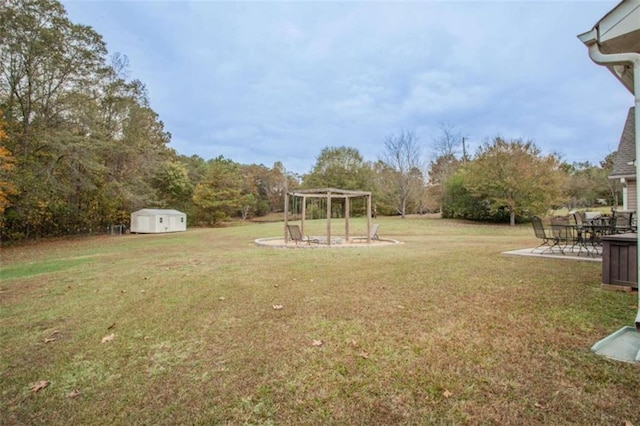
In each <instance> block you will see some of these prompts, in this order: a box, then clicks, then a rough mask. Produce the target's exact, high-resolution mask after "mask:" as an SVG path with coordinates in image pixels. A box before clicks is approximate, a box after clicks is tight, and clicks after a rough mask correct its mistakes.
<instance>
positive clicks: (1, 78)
mask: <svg viewBox="0 0 640 426" xmlns="http://www.w3.org/2000/svg"><path fill="white" fill-rule="evenodd" d="M0 112H1V113H0V238H1V239H2V241H20V240H25V239H32V238H39V237H48V236H59V235H69V234H76V233H90V232H100V230H104V229H105V228H106V227H107V226H109V225H114V224H128V222H129V218H130V213H131V212H132V211H135V210H138V209H141V208H150V207H154V208H174V209H178V210H182V211H184V212H186V213H187V215H188V218H189V222H190V223H191V224H192V225H193V224H195V225H213V224H217V223H220V222H221V221H223V220H226V219H227V218H229V217H238V218H242V219H248V218H251V217H254V216H263V215H266V214H268V213H273V212H279V211H282V208H283V204H284V197H285V196H286V192H287V190H291V189H294V188H297V187H305V188H313V187H336V188H342V189H356V190H369V191H372V192H373V198H374V200H375V203H376V210H377V212H378V213H380V214H394V215H395V214H397V215H401V216H403V217H404V216H405V215H407V214H410V213H424V212H431V211H441V212H442V214H443V215H444V216H448V217H464V218H470V219H478V220H510V221H511V222H512V223H514V222H515V221H516V220H517V219H518V218H521V217H527V216H529V215H531V214H535V213H537V212H539V211H541V210H542V209H543V208H548V207H549V206H550V205H563V204H566V205H570V206H571V207H575V206H581V205H584V204H588V203H590V202H592V201H593V200H595V199H598V198H605V199H607V200H609V201H613V200H615V199H616V197H617V196H618V193H619V191H620V189H619V188H616V187H615V185H614V184H613V183H612V182H611V181H609V180H608V179H607V174H608V171H609V170H610V168H611V165H612V158H613V157H612V155H611V156H609V157H608V158H607V159H605V160H603V162H602V163H601V164H600V165H599V166H593V165H591V164H589V163H584V164H572V165H569V164H567V163H563V162H561V161H560V159H559V158H558V157H557V156H553V155H552V156H544V155H542V154H541V153H540V151H539V150H538V149H537V148H536V147H535V145H534V144H533V143H532V142H528V141H522V140H504V139H502V138H499V137H496V138H494V139H493V140H490V141H488V142H485V143H484V144H483V145H482V146H481V147H480V148H479V149H478V152H477V153H476V154H475V156H473V157H471V156H469V155H468V154H467V153H466V151H465V150H464V149H463V150H462V151H463V152H462V153H460V152H459V151H460V144H461V143H463V141H464V139H463V138H462V137H461V136H460V133H459V132H456V131H455V128H454V127H453V126H450V125H442V126H441V134H440V135H437V136H436V137H435V138H434V139H433V141H432V142H431V144H430V145H429V147H430V150H431V152H430V154H431V158H433V160H432V161H430V162H427V161H426V160H425V158H426V152H425V146H423V144H422V142H421V141H420V140H419V138H418V137H417V136H416V135H415V133H414V132H411V131H402V132H400V133H398V134H396V135H393V136H389V137H387V138H386V139H385V141H384V147H383V151H384V154H383V155H382V156H381V158H379V159H377V160H375V161H365V159H364V158H363V157H362V156H361V154H360V153H359V152H358V150H357V149H355V148H350V147H347V146H337V147H327V148H324V149H323V150H322V151H321V152H320V154H319V155H318V157H317V158H316V162H315V165H314V166H313V168H312V170H311V171H310V172H309V173H307V174H304V175H296V174H293V173H289V172H287V171H286V169H285V167H284V165H283V164H282V163H281V162H276V163H275V164H273V165H272V166H265V165H262V164H260V165H258V164H249V165H244V164H239V163H236V162H234V161H232V160H231V159H227V158H224V157H222V156H220V157H217V158H213V159H209V160H205V159H203V158H201V157H199V156H184V155H180V154H179V153H177V152H175V151H174V150H173V149H171V148H170V147H169V142H170V140H171V135H170V134H169V132H167V131H166V130H165V128H164V124H163V123H162V121H161V120H160V118H159V117H158V114H156V113H155V112H154V111H153V109H152V108H151V106H150V104H149V97H148V93H147V90H146V87H145V85H144V83H143V82H141V81H139V80H136V79H130V78H129V76H128V62H127V58H126V56H124V55H121V54H117V53H116V54H112V55H109V54H108V51H107V49H106V46H105V43H104V42H103V40H102V37H101V36H100V35H99V34H98V33H96V32H95V31H94V30H93V29H92V28H91V27H88V26H85V25H80V24H75V23H73V22H71V21H70V20H69V19H68V17H67V14H66V11H65V10H64V7H63V6H62V5H61V4H60V3H59V2H57V1H55V0H5V1H4V2H3V5H2V7H1V9H0ZM427 148H428V147H427ZM463 148H464V146H463Z"/></svg>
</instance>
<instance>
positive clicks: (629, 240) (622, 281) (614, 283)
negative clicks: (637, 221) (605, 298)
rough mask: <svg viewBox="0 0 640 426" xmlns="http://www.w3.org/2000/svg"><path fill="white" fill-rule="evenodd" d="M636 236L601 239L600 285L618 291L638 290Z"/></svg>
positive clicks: (611, 236) (627, 235) (621, 235)
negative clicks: (617, 289)
mask: <svg viewBox="0 0 640 426" xmlns="http://www.w3.org/2000/svg"><path fill="white" fill-rule="evenodd" d="M637 242H638V234H634V233H629V234H618V235H607V236H603V237H602V284H603V287H613V288H616V287H618V288H619V289H620V290H637V289H638V247H637Z"/></svg>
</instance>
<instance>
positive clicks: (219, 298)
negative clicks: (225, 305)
mask: <svg viewBox="0 0 640 426" xmlns="http://www.w3.org/2000/svg"><path fill="white" fill-rule="evenodd" d="M224 299H226V298H225V297H224V296H220V297H218V300H224Z"/></svg>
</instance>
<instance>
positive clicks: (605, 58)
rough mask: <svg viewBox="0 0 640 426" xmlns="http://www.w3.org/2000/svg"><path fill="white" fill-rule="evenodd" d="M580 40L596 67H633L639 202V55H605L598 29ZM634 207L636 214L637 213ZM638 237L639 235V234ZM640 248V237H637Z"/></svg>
mask: <svg viewBox="0 0 640 426" xmlns="http://www.w3.org/2000/svg"><path fill="white" fill-rule="evenodd" d="M579 38H580V40H581V41H582V42H583V43H585V44H586V45H587V46H589V57H591V60H592V61H593V62H595V63H596V64H598V65H632V66H633V95H634V97H635V106H636V109H635V134H636V140H635V143H636V161H635V163H636V194H637V196H636V200H637V202H640V185H639V182H638V179H639V178H640V161H639V159H640V53H635V52H626V53H612V54H606V53H602V52H601V51H600V46H599V45H598V40H599V36H598V28H597V27H596V28H594V29H593V30H591V31H590V32H588V33H585V34H582V35H581V36H579ZM638 207H639V206H638V205H636V213H637V212H638ZM639 235H640V234H639ZM637 244H638V246H640V236H639V237H638V243H637ZM637 252H638V258H637V265H638V275H637V276H638V277H639V278H640V250H637ZM635 322H636V330H637V331H638V332H639V333H640V291H638V314H637V315H636V321H635Z"/></svg>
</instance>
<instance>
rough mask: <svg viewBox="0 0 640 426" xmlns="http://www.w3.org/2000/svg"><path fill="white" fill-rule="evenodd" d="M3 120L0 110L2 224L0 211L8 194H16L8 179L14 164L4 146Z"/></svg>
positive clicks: (0, 203) (5, 138) (7, 201)
mask: <svg viewBox="0 0 640 426" xmlns="http://www.w3.org/2000/svg"><path fill="white" fill-rule="evenodd" d="M4 128H5V121H4V119H3V118H2V110H0V225H1V224H2V213H4V210H5V208H7V206H8V205H9V196H10V195H14V194H16V188H15V186H14V185H13V183H11V182H10V180H9V174H10V173H11V171H12V170H13V168H14V166H15V164H14V159H13V155H12V154H11V151H9V150H8V149H7V148H6V147H5V146H4V144H5V142H6V141H7V139H8V138H7V134H6V133H5V131H4Z"/></svg>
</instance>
